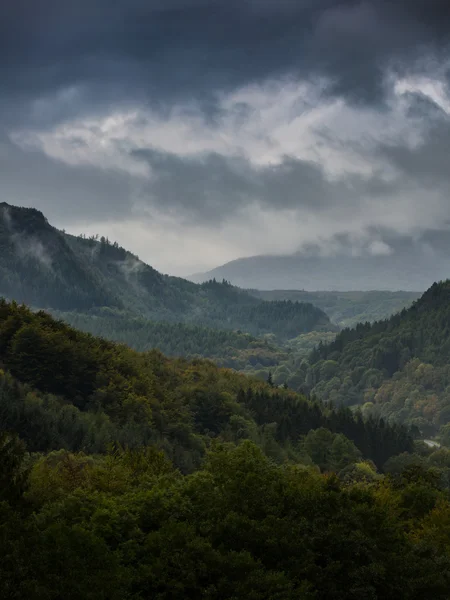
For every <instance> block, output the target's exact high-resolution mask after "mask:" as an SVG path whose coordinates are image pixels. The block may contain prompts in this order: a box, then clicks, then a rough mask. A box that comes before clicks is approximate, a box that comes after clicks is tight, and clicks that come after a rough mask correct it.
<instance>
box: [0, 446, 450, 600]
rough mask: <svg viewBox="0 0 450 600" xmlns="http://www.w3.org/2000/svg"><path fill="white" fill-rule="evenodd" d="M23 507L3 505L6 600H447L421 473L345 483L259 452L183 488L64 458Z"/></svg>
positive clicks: (443, 553) (444, 557) (442, 519)
mask: <svg viewBox="0 0 450 600" xmlns="http://www.w3.org/2000/svg"><path fill="white" fill-rule="evenodd" d="M67 460H69V461H70V463H71V464H70V466H68V465H67V464H65V463H66V461H67ZM108 461H110V464H108ZM44 464H45V465H46V467H45V469H43V465H44ZM136 464H138V465H139V468H138V469H137V471H138V475H137V476H136V475H135V473H136ZM62 465H64V466H62ZM98 472H101V473H102V475H101V476H97V477H96V475H95V474H96V473H98ZM87 473H88V474H87ZM105 473H108V477H107V479H108V481H109V482H115V481H116V482H117V481H120V482H122V483H120V484H119V485H114V484H112V485H111V484H110V483H109V484H108V485H107V486H106V487H104V486H105V484H104V482H105V477H106V475H105ZM55 481H58V484H57V487H58V488H61V489H62V490H64V491H63V492H62V491H61V492H60V493H57V494H55V493H54V492H53V491H52V488H53V486H54V482H55ZM123 482H126V483H125V485H124V484H123ZM42 490H48V491H50V493H42ZM27 502H28V503H29V507H28V509H27V511H25V512H21V509H20V508H17V507H14V506H12V507H8V505H5V504H0V552H1V554H2V561H1V564H0V595H1V597H2V598H17V599H18V600H19V599H21V598H31V599H33V600H34V599H36V600H37V599H39V600H40V599H42V598H44V599H46V600H47V599H48V600H57V599H59V598H68V599H70V600H78V599H80V600H81V598H83V599H84V598H87V599H92V600H93V599H94V598H95V599H98V598H100V599H104V600H107V599H108V600H116V599H117V600H119V599H120V600H122V599H124V598H127V599H129V600H140V599H142V598H155V599H159V600H166V599H167V600H169V599H171V600H177V599H180V600H181V599H184V598H204V599H207V600H222V599H229V600H232V599H235V598H249V599H251V600H273V599H278V600H294V599H297V598H302V599H306V600H317V599H319V598H336V599H342V600H347V599H354V600H360V599H361V598H383V599H386V600H389V599H391V600H394V599H398V598H402V599H404V600H415V599H417V598H424V599H425V600H432V599H433V600H435V599H437V600H439V599H440V600H446V599H447V598H448V586H449V585H450V575H449V574H450V502H449V500H448V497H447V496H446V494H445V493H444V492H442V491H441V490H440V489H439V488H437V487H435V486H434V485H433V483H432V479H430V477H428V476H427V474H426V473H424V472H423V473H419V472H408V473H405V474H404V476H402V477H401V478H399V479H397V480H392V479H389V478H387V479H384V480H381V481H378V480H372V481H370V482H367V481H364V480H359V481H358V482H357V483H352V482H351V481H350V480H347V481H344V482H343V483H340V482H339V480H338V479H337V478H336V477H335V476H330V475H327V476H324V475H320V474H318V473H316V472H315V471H314V470H311V469H307V468H299V467H294V466H276V465H275V464H274V463H273V462H272V461H270V460H269V459H268V458H267V457H265V456H264V454H263V453H262V452H261V450H259V449H258V448H257V447H256V446H255V445H254V444H252V443H250V442H245V443H243V444H241V445H240V446H238V447H233V446H231V445H223V444H216V445H214V448H212V449H211V451H210V452H209V453H208V456H207V459H206V461H205V463H204V465H203V467H202V469H201V470H199V471H198V472H196V473H194V474H192V475H188V476H180V475H177V474H176V473H174V472H173V471H170V469H169V470H168V469H167V465H165V464H163V465H162V468H161V465H159V466H157V467H156V468H155V467H154V465H153V458H152V457H151V456H150V457H147V458H144V459H143V461H142V459H141V458H139V456H138V457H136V456H134V455H133V456H131V457H130V456H129V457H128V458H124V455H123V452H121V451H120V452H119V453H118V454H117V453H113V454H112V455H110V456H109V457H106V458H88V457H84V456H72V457H68V456H67V455H63V454H61V453H56V454H51V455H49V456H48V457H46V458H44V459H41V460H39V461H38V462H36V463H35V465H34V467H33V472H32V475H31V483H30V486H29V492H27ZM30 509H31V510H32V511H33V513H32V514H30Z"/></svg>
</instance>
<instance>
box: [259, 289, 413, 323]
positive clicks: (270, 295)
mask: <svg viewBox="0 0 450 600" xmlns="http://www.w3.org/2000/svg"><path fill="white" fill-rule="evenodd" d="M248 291H249V292H250V294H252V295H254V296H256V297H257V298H260V299H261V300H270V301H273V300H291V301H292V302H310V303H311V304H314V306H317V307H318V308H321V309H322V310H323V311H324V312H325V313H326V314H327V315H328V316H329V317H330V319H331V322H332V323H334V324H335V325H338V326H339V327H340V328H344V327H353V326H354V325H356V324H357V323H366V322H367V321H370V322H373V321H381V320H383V319H387V318H389V317H390V316H392V315H393V314H395V313H397V312H400V311H401V310H402V309H403V308H409V306H410V305H411V304H412V303H413V302H414V300H417V299H418V298H420V296H421V293H419V292H404V291H395V292H389V291H382V290H381V291H380V290H372V291H367V292H361V291H353V292H331V291H320V292H307V291H305V290H256V289H253V290H248Z"/></svg>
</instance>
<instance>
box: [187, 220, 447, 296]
mask: <svg viewBox="0 0 450 600" xmlns="http://www.w3.org/2000/svg"><path fill="white" fill-rule="evenodd" d="M335 242H336V243H335V244H334V245H333V246H332V250H333V252H331V250H328V251H327V252H325V251H324V250H322V249H321V248H320V247H318V246H310V247H308V248H305V249H304V250H303V251H302V252H298V253H295V254H292V255H286V256H270V255H268V256H252V257H248V258H240V259H238V260H234V261H231V262H229V263H226V264H224V265H222V266H219V267H217V268H215V269H212V270H211V271H208V272H207V273H197V274H195V275H192V276H191V277H190V279H191V280H192V281H195V282H202V281H206V280H208V279H211V278H214V277H215V278H216V279H220V280H222V279H226V280H227V281H230V282H231V283H233V284H234V285H238V286H240V287H243V288H256V289H259V290H271V289H282V290H292V289H298V290H308V291H315V290H334V291H360V290H362V291H370V290H392V291H394V290H406V291H412V292H414V291H417V290H425V289H427V288H428V287H429V286H430V285H431V284H432V283H433V282H434V281H440V280H441V279H445V278H446V277H448V275H449V273H450V232H449V231H440V230H439V231H429V232H427V233H425V234H423V235H422V236H421V237H419V238H417V239H416V238H412V237H408V236H403V237H400V236H393V235H389V234H387V233H386V234H384V236H382V237H380V239H379V240H377V243H376V244H374V243H372V244H369V245H367V246H365V247H363V248H356V249H355V248H354V246H353V245H352V241H351V240H350V239H344V240H341V239H340V240H335ZM335 246H337V247H335Z"/></svg>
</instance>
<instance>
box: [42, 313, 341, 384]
mask: <svg viewBox="0 0 450 600" xmlns="http://www.w3.org/2000/svg"><path fill="white" fill-rule="evenodd" d="M51 313H52V314H53V315H54V316H55V317H57V318H59V319H62V320H64V321H65V322H66V323H69V325H72V326H73V327H75V328H76V329H81V330H82V331H86V332H88V333H92V334H93V335H97V336H100V337H104V338H106V339H110V340H113V341H115V342H120V343H124V344H127V345H128V346H131V347H132V348H134V349H135V350H138V351H140V352H145V351H147V350H152V349H155V348H156V349H158V350H160V351H161V352H163V353H164V354H166V355H168V356H173V357H187V358H194V357H195V358H202V357H203V358H205V357H206V358H210V359H212V360H214V362H215V363H216V364H218V365H219V366H222V367H229V368H233V369H236V370H238V371H258V370H260V369H262V370H264V369H273V368H276V367H277V365H279V364H281V363H283V361H286V360H287V357H288V352H287V350H286V351H284V350H282V349H281V348H280V347H278V346H277V344H276V340H274V339H273V338H274V337H275V336H273V335H267V336H265V337H264V338H257V337H253V336H251V335H249V334H248V333H242V332H240V331H230V330H226V329H213V328H210V327H201V326H199V325H192V324H185V323H167V322H154V321H149V320H147V319H143V318H140V317H133V316H132V315H129V314H128V313H124V312H121V311H114V310H112V309H110V308H102V309H98V310H95V311H89V312H83V313H81V312H76V311H73V312H63V311H54V310H52V311H51ZM305 335H314V334H312V333H311V334H305ZM316 335H317V336H319V337H320V336H321V334H320V333H317V334H316ZM322 335H324V334H322ZM331 335H332V336H334V335H335V334H331ZM320 339H323V337H320ZM310 349H311V348H310ZM305 352H307V351H306V350H305ZM266 378H267V375H266Z"/></svg>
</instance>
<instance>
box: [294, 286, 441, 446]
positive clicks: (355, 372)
mask: <svg viewBox="0 0 450 600" xmlns="http://www.w3.org/2000/svg"><path fill="white" fill-rule="evenodd" d="M309 363H310V365H309V367H307V368H306V367H304V376H305V382H306V385H307V387H308V389H310V390H311V391H312V392H314V393H315V394H317V395H319V397H321V398H323V399H325V400H332V401H333V402H336V403H344V404H346V405H355V404H359V405H363V411H364V413H365V414H368V415H369V414H371V415H378V416H383V417H384V418H387V419H388V420H391V421H394V420H395V421H397V422H401V423H407V424H410V425H415V426H416V427H418V428H419V429H420V430H421V432H422V434H424V435H433V434H436V433H437V432H438V431H439V429H440V428H441V427H443V426H445V425H446V424H447V423H448V422H449V421H450V387H449V386H450V368H449V364H450V281H449V280H447V281H443V282H440V283H435V284H433V285H432V286H431V288H430V289H429V290H427V292H425V294H423V296H422V297H421V298H420V299H419V300H417V301H416V302H415V303H414V304H413V305H412V307H411V308H409V309H407V310H403V311H402V312H401V313H399V314H397V315H394V316H393V317H391V318H390V319H388V320H385V321H379V322H376V323H373V324H369V323H366V324H359V325H357V326H356V328H354V329H345V330H344V331H342V332H341V333H339V334H338V336H337V337H336V339H335V341H333V342H331V343H330V344H326V345H321V346H319V347H318V349H317V350H315V351H313V352H312V354H311V355H310V357H309Z"/></svg>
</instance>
